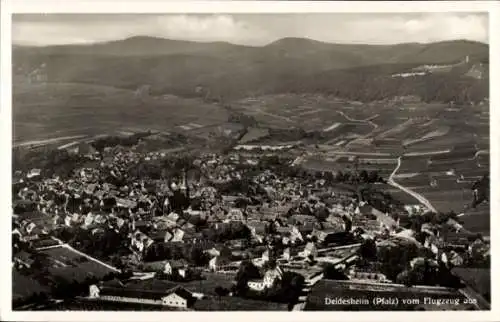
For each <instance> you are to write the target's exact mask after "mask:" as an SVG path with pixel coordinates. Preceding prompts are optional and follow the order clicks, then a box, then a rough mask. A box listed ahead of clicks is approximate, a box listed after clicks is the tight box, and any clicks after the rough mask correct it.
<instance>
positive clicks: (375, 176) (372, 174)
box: [367, 170, 379, 183]
mask: <svg viewBox="0 0 500 322" xmlns="http://www.w3.org/2000/svg"><path fill="white" fill-rule="evenodd" d="M378 180H379V176H378V172H377V171H375V170H372V171H370V173H369V174H368V178H367V181H368V182H369V183H374V182H377V181H378Z"/></svg>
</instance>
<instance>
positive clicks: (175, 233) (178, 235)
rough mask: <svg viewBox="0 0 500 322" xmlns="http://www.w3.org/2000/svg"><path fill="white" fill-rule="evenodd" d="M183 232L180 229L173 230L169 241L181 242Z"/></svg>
mask: <svg viewBox="0 0 500 322" xmlns="http://www.w3.org/2000/svg"><path fill="white" fill-rule="evenodd" d="M184 234H185V232H184V230H182V229H180V228H175V229H174V230H173V231H172V235H173V237H172V239H171V240H170V241H172V242H182V241H183V239H184Z"/></svg>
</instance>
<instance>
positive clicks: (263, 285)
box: [247, 266, 283, 292]
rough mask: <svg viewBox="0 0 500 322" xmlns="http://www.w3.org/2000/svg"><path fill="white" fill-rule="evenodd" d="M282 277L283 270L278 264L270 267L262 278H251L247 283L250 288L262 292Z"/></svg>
mask: <svg viewBox="0 0 500 322" xmlns="http://www.w3.org/2000/svg"><path fill="white" fill-rule="evenodd" d="M282 278H283V271H282V270H281V268H280V267H279V266H276V268H274V269H268V270H267V271H266V273H265V274H264V278H262V280H250V281H248V282H247V285H248V287H249V288H250V289H252V290H255V291H258V292H261V291H263V290H265V289H268V288H271V287H273V285H274V283H275V282H276V281H277V280H281V279H282Z"/></svg>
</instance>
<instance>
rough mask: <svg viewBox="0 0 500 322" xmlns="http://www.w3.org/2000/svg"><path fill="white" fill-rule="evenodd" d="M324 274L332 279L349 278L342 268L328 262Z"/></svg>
mask: <svg viewBox="0 0 500 322" xmlns="http://www.w3.org/2000/svg"><path fill="white" fill-rule="evenodd" d="M323 276H324V278H326V279H330V280H342V281H344V280H348V279H349V278H348V277H347V276H346V275H345V274H344V273H343V272H342V271H340V270H338V269H337V268H336V267H335V265H333V264H328V265H326V266H325V268H324V269H323Z"/></svg>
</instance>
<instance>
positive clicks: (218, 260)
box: [208, 255, 231, 272]
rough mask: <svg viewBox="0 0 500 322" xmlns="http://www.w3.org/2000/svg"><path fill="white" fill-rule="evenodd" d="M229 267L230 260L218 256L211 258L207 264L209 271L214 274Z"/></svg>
mask: <svg viewBox="0 0 500 322" xmlns="http://www.w3.org/2000/svg"><path fill="white" fill-rule="evenodd" d="M230 265H231V260H230V259H229V258H227V257H225V256H220V255H219V256H217V257H214V258H212V259H211V260H210V261H209V263H208V267H209V268H210V270H212V271H214V272H216V271H218V270H221V269H223V268H226V267H229V266H230Z"/></svg>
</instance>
